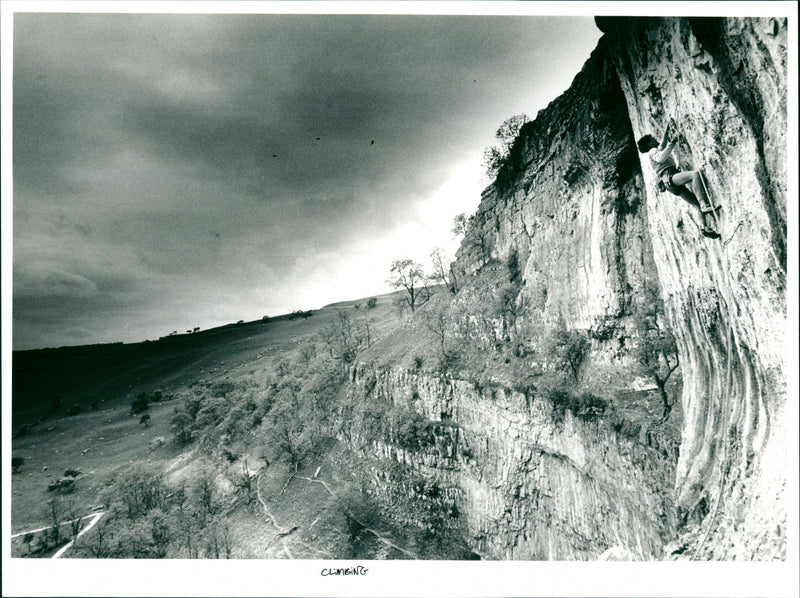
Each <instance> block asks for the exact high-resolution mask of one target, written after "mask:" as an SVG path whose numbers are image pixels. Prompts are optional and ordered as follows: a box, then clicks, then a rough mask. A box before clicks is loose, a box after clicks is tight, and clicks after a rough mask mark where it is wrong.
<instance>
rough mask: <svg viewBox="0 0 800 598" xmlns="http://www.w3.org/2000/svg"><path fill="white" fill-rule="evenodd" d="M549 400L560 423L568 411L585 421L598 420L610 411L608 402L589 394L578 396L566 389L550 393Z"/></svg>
mask: <svg viewBox="0 0 800 598" xmlns="http://www.w3.org/2000/svg"><path fill="white" fill-rule="evenodd" d="M548 399H549V400H550V402H551V403H552V404H553V412H554V415H555V418H556V419H557V420H558V421H561V419H563V417H564V413H565V412H566V410H567V409H569V410H570V411H571V412H572V413H573V415H575V417H579V418H581V419H583V420H593V419H597V418H598V417H600V416H601V415H604V414H605V412H606V410H607V409H608V401H606V400H605V399H603V398H600V397H598V396H596V395H593V394H591V393H588V392H585V393H582V394H580V395H576V394H574V393H572V392H570V391H568V390H565V389H555V390H552V391H550V393H549V395H548Z"/></svg>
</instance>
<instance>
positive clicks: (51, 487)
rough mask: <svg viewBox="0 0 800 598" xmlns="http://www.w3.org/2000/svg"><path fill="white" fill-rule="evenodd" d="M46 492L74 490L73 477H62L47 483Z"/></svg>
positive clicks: (65, 492) (60, 492)
mask: <svg viewBox="0 0 800 598" xmlns="http://www.w3.org/2000/svg"><path fill="white" fill-rule="evenodd" d="M47 490H48V492H58V493H59V494H69V493H70V492H72V491H73V490H75V478H71V477H64V478H61V479H59V480H56V481H55V482H51V483H50V484H48V485H47Z"/></svg>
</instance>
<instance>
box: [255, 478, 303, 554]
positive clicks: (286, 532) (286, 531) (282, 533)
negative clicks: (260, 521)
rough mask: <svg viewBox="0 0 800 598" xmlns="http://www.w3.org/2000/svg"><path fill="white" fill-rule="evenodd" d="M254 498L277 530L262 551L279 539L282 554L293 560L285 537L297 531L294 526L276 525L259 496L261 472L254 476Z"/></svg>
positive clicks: (270, 512)
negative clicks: (289, 527) (281, 543)
mask: <svg viewBox="0 0 800 598" xmlns="http://www.w3.org/2000/svg"><path fill="white" fill-rule="evenodd" d="M256 497H257V498H258V502H260V503H261V506H262V507H264V512H265V513H266V514H267V517H269V518H270V521H272V525H273V526H275V528H276V529H277V530H278V533H277V534H275V537H273V538H272V540H270V541H269V543H268V544H267V545H266V547H265V548H264V550H267V548H269V547H270V546H272V543H273V542H275V540H277V539H278V538H280V539H281V542H283V552H284V553H285V554H286V556H288V557H289V558H290V559H294V555H293V554H292V551H291V550H289V546H288V545H287V544H286V536H288V535H290V534H292V533H293V532H295V531H296V530H297V526H294V527H293V528H291V529H284V528H283V527H282V526H281V525H279V524H278V520H277V519H275V516H274V515H273V514H272V511H270V510H269V507H268V506H267V501H265V500H264V497H262V496H261V472H260V471H259V472H258V475H257V476H256Z"/></svg>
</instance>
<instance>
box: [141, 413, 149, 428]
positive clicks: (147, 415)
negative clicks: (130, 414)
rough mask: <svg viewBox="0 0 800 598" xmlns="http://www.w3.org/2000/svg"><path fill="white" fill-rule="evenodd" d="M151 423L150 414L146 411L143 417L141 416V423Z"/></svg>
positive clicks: (145, 424)
mask: <svg viewBox="0 0 800 598" xmlns="http://www.w3.org/2000/svg"><path fill="white" fill-rule="evenodd" d="M149 423H150V414H149V413H145V414H144V415H143V416H142V417H140V418H139V424H143V425H144V426H145V427H147V425H148V424H149Z"/></svg>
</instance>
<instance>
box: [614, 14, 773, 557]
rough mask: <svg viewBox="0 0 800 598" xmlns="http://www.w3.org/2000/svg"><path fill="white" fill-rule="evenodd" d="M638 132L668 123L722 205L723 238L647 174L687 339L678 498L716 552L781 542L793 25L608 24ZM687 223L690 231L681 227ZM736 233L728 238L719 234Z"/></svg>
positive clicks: (732, 553) (662, 264) (671, 294)
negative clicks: (708, 235) (701, 233)
mask: <svg viewBox="0 0 800 598" xmlns="http://www.w3.org/2000/svg"><path fill="white" fill-rule="evenodd" d="M601 27H602V28H604V29H605V30H606V31H607V34H606V37H607V38H609V40H608V42H609V46H610V48H609V60H610V62H611V63H612V64H613V65H614V67H615V69H616V71H617V73H618V76H619V80H620V83H621V85H622V88H623V91H624V93H625V99H626V105H627V110H628V113H629V115H630V123H631V127H632V129H633V133H634V136H635V137H638V136H639V135H641V134H643V133H646V132H650V131H657V132H658V133H660V132H661V131H662V130H663V129H662V127H663V126H664V125H663V123H664V121H665V120H666V119H667V118H668V117H670V116H672V117H673V118H675V120H676V121H677V122H678V123H679V128H680V131H681V133H682V136H681V144H680V149H679V154H680V156H681V157H682V158H683V161H685V162H688V164H689V165H691V166H692V167H694V168H702V169H703V172H704V175H705V179H706V181H707V185H708V190H709V192H710V193H711V196H712V197H713V198H714V199H715V200H716V201H717V202H719V203H721V204H722V206H723V211H722V217H721V223H720V224H721V227H722V231H721V232H722V234H723V242H722V243H720V242H708V241H706V240H704V239H703V238H702V237H698V235H697V234H696V231H695V226H694V225H693V224H689V222H692V221H693V220H694V218H695V214H693V213H692V210H691V209H690V208H687V207H684V206H680V205H676V202H675V201H674V198H672V197H669V196H666V195H663V194H659V193H658V191H657V190H656V188H655V181H654V178H653V175H652V173H651V172H650V171H649V170H648V169H647V168H644V176H645V180H646V181H647V184H646V192H647V202H648V208H649V209H648V228H649V231H650V238H651V243H652V247H653V256H654V260H655V263H656V269H657V272H658V278H659V281H660V284H661V289H662V296H663V298H664V302H665V307H666V315H667V318H668V320H669V322H670V325H671V328H672V330H673V332H674V334H675V336H676V339H677V342H678V349H679V353H680V357H681V363H682V374H683V382H684V390H683V407H684V414H685V415H684V417H685V420H684V429H683V441H682V444H681V457H680V461H679V463H678V473H677V480H676V490H677V493H676V501H677V506H678V507H679V508H680V509H681V510H682V511H683V512H687V513H690V514H692V515H694V516H695V517H696V518H697V519H698V520H699V521H700V522H701V529H700V530H699V533H698V534H697V535H696V538H697V539H696V541H695V542H694V549H695V550H697V551H698V552H700V554H701V555H702V556H704V557H710V558H776V557H777V558H780V557H783V556H784V554H785V553H784V551H785V536H784V529H785V506H784V504H783V487H784V485H785V475H786V472H785V470H784V468H783V464H784V463H785V460H784V459H785V450H786V444H785V426H784V421H783V419H784V418H783V408H784V404H785V401H786V375H785V348H786V347H785V326H786V301H785V275H786V271H785V267H786V216H785V215H786V176H787V175H786V22H785V21H784V20H776V19H667V20H661V19H658V20H646V19H635V20H625V22H620V21H610V22H609V21H606V22H603V23H601ZM681 222H682V223H683V225H682V226H681ZM728 240H729V242H728V243H727V244H726V243H725V242H724V241H728Z"/></svg>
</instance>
